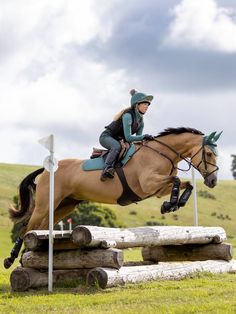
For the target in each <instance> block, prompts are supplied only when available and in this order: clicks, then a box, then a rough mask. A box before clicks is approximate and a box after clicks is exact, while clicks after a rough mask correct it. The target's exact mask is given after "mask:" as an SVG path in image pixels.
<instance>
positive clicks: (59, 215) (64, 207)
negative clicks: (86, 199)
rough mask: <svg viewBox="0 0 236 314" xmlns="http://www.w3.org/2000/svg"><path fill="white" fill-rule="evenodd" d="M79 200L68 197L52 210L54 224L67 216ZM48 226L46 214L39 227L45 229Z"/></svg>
mask: <svg viewBox="0 0 236 314" xmlns="http://www.w3.org/2000/svg"><path fill="white" fill-rule="evenodd" d="M80 202H81V201H78V200H74V199H70V198H66V199H64V200H63V201H62V202H61V203H60V204H59V206H58V207H57V209H56V210H55V212H54V224H56V223H58V222H59V221H61V220H62V219H63V218H65V217H66V216H68V215H69V214H70V213H71V212H73V211H74V210H75V207H76V205H78V204H79V203H80ZM48 227H49V219H48V216H47V217H45V218H44V219H43V221H42V222H41V224H40V226H39V229H41V230H47V229H48Z"/></svg>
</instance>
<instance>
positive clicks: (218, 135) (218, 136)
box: [214, 131, 223, 142]
mask: <svg viewBox="0 0 236 314" xmlns="http://www.w3.org/2000/svg"><path fill="white" fill-rule="evenodd" d="M222 133H223V131H221V132H220V133H219V134H217V135H215V136H214V141H215V142H217V141H218V139H219V138H220V136H221V134H222Z"/></svg>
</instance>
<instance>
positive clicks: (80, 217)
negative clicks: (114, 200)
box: [56, 202, 123, 229]
mask: <svg viewBox="0 0 236 314" xmlns="http://www.w3.org/2000/svg"><path fill="white" fill-rule="evenodd" d="M68 218H71V219H72V228H74V227H75V226H77V225H91V226H100V227H113V228H120V227H123V225H122V224H121V223H120V222H118V221H117V217H116V214H115V213H114V212H113V210H111V209H110V208H108V207H103V206H101V205H98V204H95V203H92V202H82V203H80V204H79V205H77V207H76V210H75V211H73V212H72V213H71V214H70V215H69V216H67V217H65V218H64V219H63V224H64V226H65V229H69V226H68V222H67V220H68ZM56 228H57V229H59V227H56Z"/></svg>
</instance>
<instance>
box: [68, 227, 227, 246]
mask: <svg viewBox="0 0 236 314" xmlns="http://www.w3.org/2000/svg"><path fill="white" fill-rule="evenodd" d="M71 237H72V241H73V242H74V243H75V244H77V245H78V246H79V247H99V246H100V245H101V243H102V242H103V241H107V242H109V241H113V242H114V245H115V247H116V248H119V249H124V248H131V247H142V246H155V245H176V244H178V245H179V244H187V243H188V244H193V243H200V244H204V243H211V242H213V243H221V242H223V241H224V240H226V233H225V231H224V229H223V228H221V227H180V226H153V227H137V228H127V229H120V228H105V227H96V226H77V227H76V228H75V229H74V230H73V231H72V235H71Z"/></svg>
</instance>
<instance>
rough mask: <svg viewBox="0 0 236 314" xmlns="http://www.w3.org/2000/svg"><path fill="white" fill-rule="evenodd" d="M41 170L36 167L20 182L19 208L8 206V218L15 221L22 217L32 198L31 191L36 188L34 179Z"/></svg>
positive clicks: (42, 169)
mask: <svg viewBox="0 0 236 314" xmlns="http://www.w3.org/2000/svg"><path fill="white" fill-rule="evenodd" d="M43 171H44V168H40V169H37V170H36V171H34V172H32V173H30V174H29V175H28V176H27V177H25V178H24V179H23V181H22V182H21V184H20V186H19V203H20V209H19V210H17V209H16V208H14V207H11V208H9V214H10V218H11V219H12V220H13V221H17V220H18V219H20V218H22V217H23V216H24V215H25V214H26V212H27V211H28V209H29V207H30V205H31V202H32V199H33V193H34V191H35V189H36V184H35V182H34V179H35V178H36V177H37V176H38V175H39V174H40V173H42V172H43Z"/></svg>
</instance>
